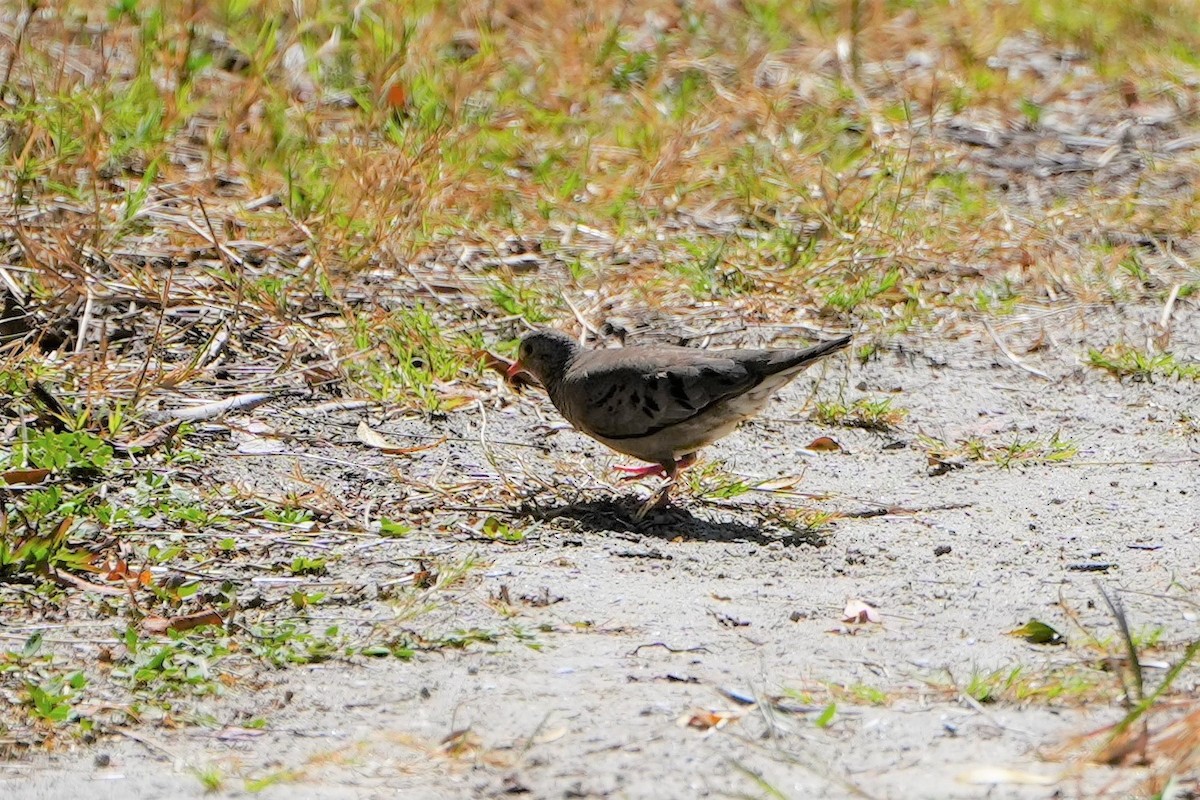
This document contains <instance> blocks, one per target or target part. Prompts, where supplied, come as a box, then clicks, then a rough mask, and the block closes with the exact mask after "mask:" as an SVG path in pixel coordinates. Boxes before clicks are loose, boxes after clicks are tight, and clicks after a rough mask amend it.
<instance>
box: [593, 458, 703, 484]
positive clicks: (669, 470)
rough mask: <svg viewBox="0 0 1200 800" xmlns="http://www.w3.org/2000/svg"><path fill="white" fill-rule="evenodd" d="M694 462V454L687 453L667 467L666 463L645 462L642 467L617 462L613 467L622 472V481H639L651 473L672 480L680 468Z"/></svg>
mask: <svg viewBox="0 0 1200 800" xmlns="http://www.w3.org/2000/svg"><path fill="white" fill-rule="evenodd" d="M695 463H696V454H695V453H688V454H687V455H686V456H683V457H682V458H680V459H679V460H678V461H676V462H675V466H674V467H669V466H668V464H669V462H668V464H647V465H645V466H644V467H630V466H626V465H624V464H618V465H617V466H615V467H613V469H614V470H616V471H617V472H624V473H625V475H624V476H622V478H621V480H623V481H640V480H641V479H642V478H649V477H651V476H652V475H662V476H664V477H665V478H667V479H668V480H674V479H675V476H676V475H677V474H678V473H679V470H681V469H687V468H688V467H690V466H691V465H692V464H695Z"/></svg>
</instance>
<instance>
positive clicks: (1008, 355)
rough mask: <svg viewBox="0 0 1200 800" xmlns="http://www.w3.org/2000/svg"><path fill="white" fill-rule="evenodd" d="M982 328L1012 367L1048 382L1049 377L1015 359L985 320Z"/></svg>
mask: <svg viewBox="0 0 1200 800" xmlns="http://www.w3.org/2000/svg"><path fill="white" fill-rule="evenodd" d="M983 327H984V328H986V329H987V332H988V335H989V336H991V337H992V341H993V342H995V343H996V348H997V349H999V350H1000V352H1001V354H1003V355H1004V357H1005V358H1007V359H1008V360H1009V361H1011V362H1012V363H1013V364H1014V365H1016V366H1018V367H1020V368H1021V369H1023V370H1025V371H1026V372H1028V373H1029V374H1030V375H1036V376H1038V377H1039V378H1041V379H1042V380H1046V381H1048V380H1050V376H1049V375H1047V374H1046V373H1044V372H1042V371H1041V370H1040V369H1037V368H1036V367H1031V366H1029V365H1028V364H1025V363H1023V362H1022V361H1021V359H1019V358H1017V357H1016V355H1015V354H1014V353H1013V351H1011V350H1009V349H1008V348H1007V347H1005V346H1004V342H1002V341H1000V337H999V336H997V335H996V331H995V330H993V328H992V325H991V323H990V322H988V321H987V320H986V319H985V320H984V321H983Z"/></svg>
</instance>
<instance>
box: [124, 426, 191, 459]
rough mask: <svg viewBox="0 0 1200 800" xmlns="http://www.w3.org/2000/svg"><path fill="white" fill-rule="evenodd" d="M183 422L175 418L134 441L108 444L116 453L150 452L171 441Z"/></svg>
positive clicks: (125, 454)
mask: <svg viewBox="0 0 1200 800" xmlns="http://www.w3.org/2000/svg"><path fill="white" fill-rule="evenodd" d="M181 424H182V421H181V420H173V421H172V422H167V423H165V424H163V425H159V426H158V427H157V428H151V429H150V430H148V431H146V432H145V433H143V434H142V435H141V436H139V437H137V438H136V439H134V440H133V441H132V442H109V443H108V446H109V447H111V448H112V449H113V452H114V453H116V454H117V455H122V456H127V455H129V454H130V453H133V452H146V453H150V452H153V451H154V449H155V448H156V447H158V446H159V445H161V444H163V443H164V442H167V441H170V439H171V437H172V436H174V435H175V432H176V431H178V430H179V426H180V425H181Z"/></svg>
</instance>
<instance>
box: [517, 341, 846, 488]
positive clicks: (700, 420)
mask: <svg viewBox="0 0 1200 800" xmlns="http://www.w3.org/2000/svg"><path fill="white" fill-rule="evenodd" d="M849 343H850V337H849V336H843V337H842V338H840V339H833V340H831V341H828V342H822V343H820V344H817V345H814V346H812V347H809V348H807V349H805V350H700V349H697V348H692V347H672V346H650V347H636V346H635V347H624V348H621V349H619V350H584V349H583V348H581V347H580V346H579V344H577V343H576V342H575V340H574V339H572V338H571V337H570V336H567V335H566V334H564V333H560V332H559V331H553V330H545V331H535V332H534V333H530V334H528V335H526V336H525V337H524V338H523V339H522V340H521V346H520V350H519V352H518V354H517V361H516V362H515V363H514V364H513V365H512V366H511V367H510V368H509V369H508V377H509V378H510V379H511V378H513V377H515V376H516V375H517V374H518V373H520V372H528V373H530V374H531V375H533V377H535V378H537V379H538V381H539V382H540V383H541V384H542V385H543V386H545V387H546V391H547V392H548V393H549V394H550V400H551V402H553V403H554V407H555V408H557V409H558V411H559V413H561V414H562V415H563V416H564V417H566V419H567V421H568V422H570V423H571V424H572V425H573V426H574V427H575V428H576V429H577V430H579V431H581V432H582V433H585V434H587V435H588V436H590V437H592V438H593V439H595V440H596V441H598V442H600V443H601V444H605V445H608V446H609V447H611V448H612V449H613V450H616V451H617V452H620V453H625V454H627V455H631V456H633V457H635V458H640V459H641V460H643V461H649V462H652V463H653V464H654V466H649V467H633V468H629V467H626V468H623V469H624V471H626V472H630V473H632V477H644V476H646V475H656V474H662V475H664V476H666V478H667V479H668V481H673V480H674V479H675V476H676V475H677V474H678V471H679V470H680V469H682V468H684V467H687V466H688V465H690V464H691V463H692V462H693V461H694V460H695V455H696V451H697V450H699V449H700V448H701V447H704V446H705V445H707V444H711V443H713V442H715V441H716V440H717V439H720V438H721V437H723V436H726V435H728V434H729V433H731V432H732V431H733V429H734V428H736V427H737V426H738V423H740V422H741V421H742V420H745V419H748V418H750V417H752V416H754V415H755V414H757V413H759V412H760V411H762V410H763V408H764V407H765V406H766V404H767V400H769V399H770V397H771V395H772V394H774V393H775V392H776V391H778V390H779V389H781V388H782V387H783V386H785V385H786V384H787V383H788V382H789V381H791V380H792V379H793V378H795V377H796V376H797V375H799V374H800V372H802V371H803V370H804V368H805V367H807V366H808V365H809V364H812V363H813V362H814V361H818V360H819V359H821V358H824V357H825V356H827V355H829V354H830V353H836V352H837V351H838V350H841V349H842V348H844V347H846V345H848V344H849ZM669 486H670V484H669V483H668V487H669ZM668 487H664V488H668ZM657 499H658V500H659V501H665V500H666V494H665V491H664V492H663V493H662V496H661V497H659V498H657Z"/></svg>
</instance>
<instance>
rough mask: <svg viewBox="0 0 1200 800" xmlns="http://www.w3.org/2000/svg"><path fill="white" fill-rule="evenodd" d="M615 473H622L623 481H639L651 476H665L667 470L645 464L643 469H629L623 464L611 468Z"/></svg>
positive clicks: (662, 467)
mask: <svg viewBox="0 0 1200 800" xmlns="http://www.w3.org/2000/svg"><path fill="white" fill-rule="evenodd" d="M613 469H614V470H616V471H617V472H624V473H625V474H624V475H623V476H622V477H621V480H623V481H640V480H641V479H642V478H649V477H650V476H652V475H666V474H667V470H666V467H664V466H663V465H662V464H647V465H646V466H644V467H629V466H626V465H624V464H619V465H617V466H615V467H613Z"/></svg>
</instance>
